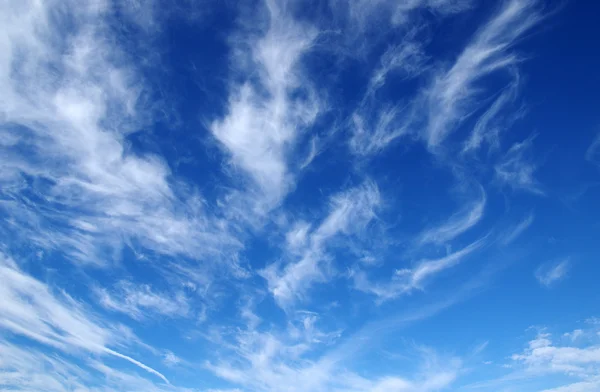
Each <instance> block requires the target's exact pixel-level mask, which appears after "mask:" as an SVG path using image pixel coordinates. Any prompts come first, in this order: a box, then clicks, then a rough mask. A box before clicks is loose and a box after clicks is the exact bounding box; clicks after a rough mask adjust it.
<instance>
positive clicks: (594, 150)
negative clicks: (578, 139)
mask: <svg viewBox="0 0 600 392" xmlns="http://www.w3.org/2000/svg"><path fill="white" fill-rule="evenodd" d="M585 159H587V160H588V161H589V162H592V163H600V134H598V135H597V136H596V138H595V139H594V141H593V142H592V144H591V145H590V146H589V147H588V149H587V151H586V152H585Z"/></svg>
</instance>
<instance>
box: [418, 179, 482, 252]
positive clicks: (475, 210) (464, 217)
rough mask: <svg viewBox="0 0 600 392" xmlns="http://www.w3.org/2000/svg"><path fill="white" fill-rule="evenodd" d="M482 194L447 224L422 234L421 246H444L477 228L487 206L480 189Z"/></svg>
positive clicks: (420, 237)
mask: <svg viewBox="0 0 600 392" xmlns="http://www.w3.org/2000/svg"><path fill="white" fill-rule="evenodd" d="M480 193H481V195H480V197H479V199H477V200H475V201H473V202H471V203H468V204H466V205H465V207H464V208H462V210H461V211H458V212H456V213H455V214H454V215H452V216H451V217H450V218H449V219H448V220H447V221H446V222H444V223H442V224H440V225H439V226H436V227H432V228H429V229H427V230H425V231H424V232H422V233H421V234H420V235H419V237H418V238H419V240H418V242H419V244H421V245H424V244H429V243H434V244H443V243H445V242H447V241H450V240H453V239H454V238H456V237H458V236H459V235H461V234H462V233H464V232H466V231H467V230H469V229H470V228H471V227H473V226H475V225H476V224H477V223H478V222H479V221H480V220H481V218H482V217H483V213H484V210H485V204H486V194H485V191H484V189H483V187H480Z"/></svg>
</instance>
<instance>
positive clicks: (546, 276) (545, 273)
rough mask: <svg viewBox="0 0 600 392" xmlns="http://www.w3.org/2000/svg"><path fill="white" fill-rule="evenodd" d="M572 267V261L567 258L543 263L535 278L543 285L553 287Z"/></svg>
mask: <svg viewBox="0 0 600 392" xmlns="http://www.w3.org/2000/svg"><path fill="white" fill-rule="evenodd" d="M570 268H571V261H570V260H569V259H565V260H562V261H558V262H555V263H552V264H543V265H541V266H540V267H538V269H537V270H536V271H535V278H536V279H537V280H538V282H540V284H541V285H542V286H546V287H551V286H552V285H554V284H556V283H558V282H559V281H561V280H563V279H564V278H565V277H566V276H567V274H568V272H569V269H570Z"/></svg>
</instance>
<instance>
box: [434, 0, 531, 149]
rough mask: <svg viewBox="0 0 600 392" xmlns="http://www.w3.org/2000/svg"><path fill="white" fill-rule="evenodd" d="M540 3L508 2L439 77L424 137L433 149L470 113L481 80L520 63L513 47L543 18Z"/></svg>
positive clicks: (474, 141)
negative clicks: (537, 7) (538, 6)
mask: <svg viewBox="0 0 600 392" xmlns="http://www.w3.org/2000/svg"><path fill="white" fill-rule="evenodd" d="M536 6H537V4H536V2H535V1H531V0H526V1H519V0H510V1H506V2H504V4H503V5H502V7H501V8H500V9H499V10H498V12H497V13H496V14H494V15H493V16H492V18H491V19H490V20H489V21H488V22H487V23H486V24H485V25H484V26H483V27H482V28H481V29H480V30H479V31H478V32H477V34H476V35H475V38H474V39H473V40H472V41H471V42H470V43H469V44H468V45H467V47H466V48H465V49H464V50H463V52H462V53H461V54H460V56H459V57H458V58H457V60H456V61H455V62H454V64H453V65H452V67H450V69H448V70H447V71H446V72H443V73H441V74H439V75H438V76H437V77H436V78H435V80H434V83H433V85H432V86H431V87H430V88H429V89H428V90H427V91H426V100H427V105H428V121H427V127H426V128H425V132H424V138H425V140H426V141H427V144H428V146H429V147H430V148H436V147H438V146H439V145H440V144H441V143H442V142H443V141H444V140H445V139H446V138H447V137H448V135H450V134H451V133H452V132H453V131H454V130H455V127H456V125H458V124H459V123H460V122H461V121H462V120H463V119H464V118H465V117H467V116H468V115H469V112H470V111H471V110H472V108H473V100H474V99H476V98H477V97H480V95H481V94H480V90H481V88H480V87H479V86H478V83H480V82H481V80H482V79H483V78H484V77H486V76H489V75H490V74H492V73H496V72H499V71H506V70H510V69H511V67H513V66H515V65H516V64H517V63H518V61H519V57H518V56H517V55H516V54H514V53H512V52H511V51H510V49H511V47H512V46H513V45H514V43H515V42H516V41H517V40H518V39H519V38H520V37H522V36H523V35H524V34H525V33H526V32H527V31H529V30H530V29H531V28H532V27H533V26H534V25H535V24H537V23H538V22H539V21H540V20H541V18H542V16H541V15H540V14H539V13H538V12H537V11H536ZM494 110H498V108H496V109H494ZM492 113H493V111H492V112H491V113H490V114H488V116H489V115H491V114H492ZM482 125H485V124H482ZM475 135H476V136H475V139H474V140H473V143H474V144H473V145H474V146H475V145H477V144H478V137H479V138H480V137H481V135H477V134H475Z"/></svg>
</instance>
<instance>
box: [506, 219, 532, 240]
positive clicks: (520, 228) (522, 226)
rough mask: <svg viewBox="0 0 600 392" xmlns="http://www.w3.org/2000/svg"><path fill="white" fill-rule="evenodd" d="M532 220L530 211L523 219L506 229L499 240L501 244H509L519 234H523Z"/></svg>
mask: <svg viewBox="0 0 600 392" xmlns="http://www.w3.org/2000/svg"><path fill="white" fill-rule="evenodd" d="M533 220H534V215H533V214H532V213H530V214H529V215H527V217H525V219H523V220H522V221H521V222H519V223H518V224H516V225H515V226H514V227H513V228H511V229H510V230H509V231H507V232H506V233H505V234H504V237H503V238H502V239H501V240H500V242H501V243H502V245H509V244H511V243H512V242H514V241H515V240H516V239H517V238H519V236H520V235H521V234H523V232H524V231H525V230H527V229H528V228H529V226H531V224H532V223H533Z"/></svg>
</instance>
